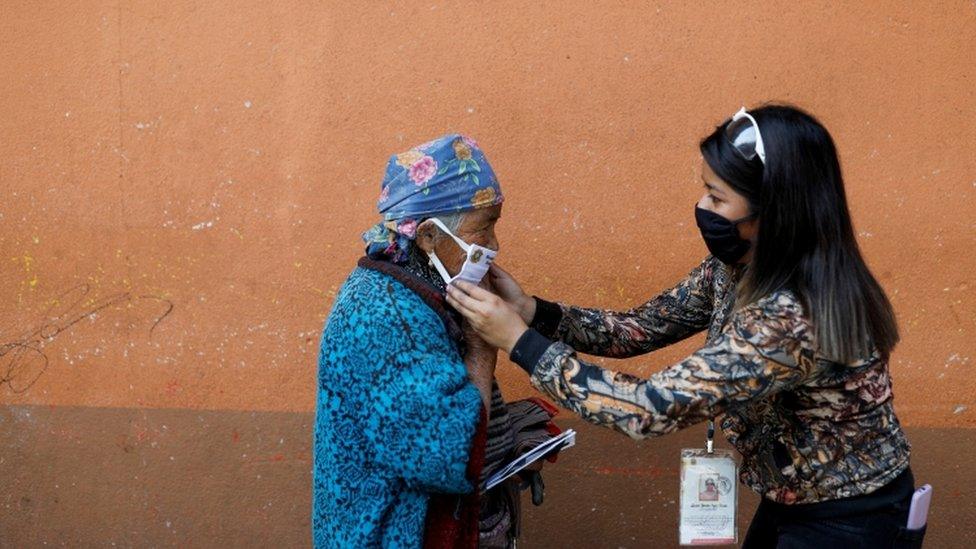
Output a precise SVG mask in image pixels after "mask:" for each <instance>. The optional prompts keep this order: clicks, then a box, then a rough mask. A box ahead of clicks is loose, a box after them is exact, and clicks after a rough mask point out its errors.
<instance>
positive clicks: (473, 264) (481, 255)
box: [427, 217, 498, 284]
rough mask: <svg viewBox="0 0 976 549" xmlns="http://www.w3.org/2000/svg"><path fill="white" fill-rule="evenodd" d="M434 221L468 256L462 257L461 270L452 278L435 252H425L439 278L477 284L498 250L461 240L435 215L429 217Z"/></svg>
mask: <svg viewBox="0 0 976 549" xmlns="http://www.w3.org/2000/svg"><path fill="white" fill-rule="evenodd" d="M430 220H431V221H433V222H434V225H437V226H438V227H440V229H441V230H442V231H444V232H445V233H447V234H448V236H450V237H451V238H453V239H454V241H455V242H457V245H458V246H460V247H461V249H462V250H464V251H466V252H467V253H468V256H467V257H466V258H465V259H464V265H461V271H460V272H458V274H457V275H456V276H454V277H453V278H452V277H451V275H450V274H448V272H447V269H445V268H444V264H443V263H441V260H440V259H438V257H437V254H436V253H434V251H433V250H431V251H429V252H427V255H428V256H430V262H431V263H433V264H434V268H436V269H437V272H438V273H440V275H441V278H443V279H444V282H446V283H448V284H451V283H452V282H454V281H456V280H464V281H465V282H470V283H472V284H478V283H480V282H481V279H482V278H484V277H485V273H487V272H488V267H489V266H491V262H492V261H494V260H495V256H496V255H498V252H496V251H494V250H490V249H488V248H485V247H484V246H479V245H477V244H468V243H467V242H465V241H463V240H461V239H460V238H458V237H456V236H454V233H452V232H451V231H450V229H448V228H447V226H445V225H444V223H442V222H441V220H440V219H437V218H436V217H432V218H430Z"/></svg>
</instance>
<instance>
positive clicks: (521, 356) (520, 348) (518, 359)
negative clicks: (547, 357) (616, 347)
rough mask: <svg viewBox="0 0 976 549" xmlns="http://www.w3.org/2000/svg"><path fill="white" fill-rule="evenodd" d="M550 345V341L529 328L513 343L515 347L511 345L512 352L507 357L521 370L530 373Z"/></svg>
mask: <svg viewBox="0 0 976 549" xmlns="http://www.w3.org/2000/svg"><path fill="white" fill-rule="evenodd" d="M550 345H552V341H549V339H548V338H547V337H546V336H544V335H542V334H540V333H539V332H537V331H535V330H534V329H532V328H529V329H528V330H526V331H525V333H524V334H522V337H520V338H519V340H518V341H517V342H516V343H515V347H512V353H511V354H510V355H509V358H511V359H512V362H514V363H516V364H518V365H519V366H520V367H521V368H522V369H523V370H525V371H526V372H528V373H529V375H532V372H534V371H535V367H536V365H537V364H538V363H539V359H541V358H542V355H543V354H545V352H546V350H547V349H548V348H549V346H550Z"/></svg>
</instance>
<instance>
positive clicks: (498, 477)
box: [485, 429, 576, 490]
mask: <svg viewBox="0 0 976 549" xmlns="http://www.w3.org/2000/svg"><path fill="white" fill-rule="evenodd" d="M574 444H576V431H574V430H572V429H566V430H565V431H563V432H562V433H559V435H558V436H555V437H553V438H551V439H549V440H547V441H545V442H543V443H542V444H540V445H538V446H536V447H535V448H533V449H532V450H529V451H528V452H526V453H524V454H522V455H521V456H519V457H517V458H515V459H514V460H512V461H511V462H510V463H508V464H507V465H505V466H504V467H502V468H501V469H499V470H498V471H495V474H493V475H491V476H490V477H488V480H487V481H486V483H485V490H490V489H491V488H493V487H494V486H496V485H497V484H498V483H499V482H501V481H503V480H505V479H507V478H508V477H510V476H512V475H514V474H515V473H517V472H519V471H521V470H522V469H525V468H526V467H528V466H529V465H532V463H534V462H536V461H538V460H539V458H541V457H542V456H544V455H546V454H548V453H549V452H550V451H552V450H553V449H555V448H559V449H560V450H565V449H566V448H570V447H572V446H573V445H574Z"/></svg>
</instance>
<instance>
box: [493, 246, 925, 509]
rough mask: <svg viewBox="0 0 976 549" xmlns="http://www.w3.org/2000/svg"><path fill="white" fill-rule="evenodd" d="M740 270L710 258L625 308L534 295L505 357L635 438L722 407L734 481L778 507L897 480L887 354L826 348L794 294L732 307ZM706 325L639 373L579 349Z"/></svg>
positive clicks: (620, 345) (564, 399) (567, 402)
mask: <svg viewBox="0 0 976 549" xmlns="http://www.w3.org/2000/svg"><path fill="white" fill-rule="evenodd" d="M741 276H742V268H741V267H738V268H732V267H728V266H726V265H724V264H723V263H721V262H720V261H718V260H717V259H715V258H712V257H708V258H706V259H705V261H704V262H702V263H701V265H699V266H698V267H697V268H695V269H694V270H693V271H692V272H691V274H690V275H689V276H688V277H687V278H686V279H685V280H683V281H682V282H681V283H679V284H678V285H677V286H675V287H674V288H672V289H670V290H668V291H665V292H664V293H662V294H661V295H659V296H657V297H655V298H653V299H651V300H650V301H648V302H647V303H645V304H643V305H641V306H639V307H636V308H634V309H631V310H629V311H626V312H622V313H618V312H610V311H603V310H597V309H584V308H580V307H572V306H566V305H557V304H553V303H549V302H546V301H544V300H537V303H538V306H537V313H536V318H535V320H534V321H533V329H530V330H529V331H528V332H526V334H525V335H524V336H523V337H522V338H521V339H520V340H519V342H518V344H517V345H516V347H515V348H514V349H513V350H512V359H513V360H514V361H515V362H517V363H518V364H519V365H520V366H522V367H523V368H524V369H526V370H527V371H528V372H529V373H530V374H531V382H532V385H533V386H535V387H536V388H537V389H539V390H540V391H542V392H543V393H545V394H547V395H548V396H550V397H551V398H553V399H555V400H556V401H557V402H559V403H560V404H561V405H562V406H564V407H566V408H568V409H570V410H572V411H574V412H576V413H577V414H579V415H580V416H581V417H582V418H583V419H585V420H587V421H589V422H591V423H595V424H597V425H603V426H606V427H611V428H613V429H616V430H618V431H621V432H623V433H626V434H628V435H630V436H631V437H634V438H644V437H651V436H657V435H662V434H665V433H670V432H672V431H675V430H677V429H681V428H684V427H688V426H690V425H694V424H696V423H699V422H703V421H706V420H708V419H712V418H715V417H716V416H720V415H724V419H723V420H722V421H721V426H722V430H723V431H724V432H725V435H726V437H727V438H728V440H729V442H731V443H732V444H733V445H734V446H735V447H736V449H738V450H739V452H740V453H741V454H742V464H741V469H740V470H741V472H740V480H741V481H742V482H743V483H744V484H746V485H747V486H749V487H750V488H751V489H753V490H755V491H756V492H758V493H759V494H761V495H763V496H764V497H766V498H768V499H770V500H773V501H776V502H779V503H786V504H793V503H813V502H821V501H829V500H835V499H838V498H843V497H848V496H855V495H860V494H867V493H871V492H873V491H875V490H877V489H878V488H880V487H882V486H884V485H885V484H887V483H889V482H890V481H892V480H893V479H895V478H896V477H897V476H898V475H899V474H900V473H901V472H902V471H904V470H905V469H906V468H907V467H908V462H909V453H910V447H909V444H908V441H907V439H906V438H905V435H904V433H903V431H902V428H901V426H900V424H899V422H898V418H897V417H896V416H895V412H894V408H893V406H892V390H891V379H890V377H889V374H888V363H887V359H886V357H881V356H879V355H878V354H877V353H875V354H873V355H872V356H870V357H866V358H864V359H863V360H861V361H859V362H856V363H853V364H837V363H834V362H831V361H830V360H828V359H826V358H825V357H823V356H822V355H821V354H820V353H818V350H817V345H816V342H815V339H814V334H813V328H812V326H811V324H810V322H809V320H808V319H807V318H806V317H805V316H804V313H803V307H802V305H801V303H800V301H799V299H798V298H797V296H796V295H794V294H793V293H792V292H790V291H780V292H776V293H774V294H772V295H769V296H767V297H765V298H763V299H761V300H759V301H758V302H757V303H754V304H752V305H748V306H745V307H743V308H740V309H739V310H736V311H734V312H733V311H732V309H733V305H734V302H735V294H736V285H737V283H738V281H739V280H740V278H741ZM706 329H707V330H708V333H707V337H706V340H705V345H704V346H703V347H702V348H701V349H699V350H698V351H697V352H695V353H694V354H692V355H691V356H689V357H687V358H686V359H684V360H682V361H681V362H679V363H677V364H675V365H673V366H670V367H668V368H666V369H664V370H663V371H660V372H658V373H656V374H654V375H652V376H651V377H650V379H646V380H644V379H639V378H637V377H634V376H632V375H628V374H625V373H619V372H614V371H612V370H609V369H605V368H601V367H599V366H597V365H594V364H591V363H588V362H586V361H585V360H582V359H580V358H579V357H578V356H577V351H579V352H582V353H587V354H591V355H598V356H604V357H613V358H624V357H632V356H637V355H641V354H645V353H648V352H651V351H653V350H655V349H659V348H661V347H663V346H665V345H668V344H671V343H674V342H676V341H679V340H682V339H684V338H687V337H689V336H691V335H692V334H695V333H698V332H701V331H703V330H706ZM550 339H555V340H556V342H552V341H550Z"/></svg>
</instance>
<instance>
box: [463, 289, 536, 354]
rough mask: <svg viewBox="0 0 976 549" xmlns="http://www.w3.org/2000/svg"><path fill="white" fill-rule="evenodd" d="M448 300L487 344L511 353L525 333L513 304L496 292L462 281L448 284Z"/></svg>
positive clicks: (523, 325)
mask: <svg viewBox="0 0 976 549" xmlns="http://www.w3.org/2000/svg"><path fill="white" fill-rule="evenodd" d="M447 302H448V303H449V304H450V305H451V306H452V307H454V308H455V309H456V310H457V311H458V312H459V313H461V314H462V315H463V316H464V318H466V319H467V320H468V323H469V324H470V325H471V327H472V328H474V329H475V331H477V332H478V335H480V336H481V337H482V338H483V339H484V340H485V341H487V342H488V344H490V345H493V346H494V347H497V348H499V349H502V350H504V351H505V352H506V353H511V352H512V348H513V347H515V344H516V343H517V342H518V340H519V338H520V337H522V334H524V333H525V331H526V330H528V326H526V324H525V321H524V320H522V317H521V316H520V315H519V313H518V312H516V311H515V309H514V308H512V306H511V305H509V304H508V303H506V302H505V300H503V299H502V298H500V297H498V296H497V295H495V294H493V293H491V292H489V291H488V290H485V289H484V288H479V287H478V286H475V285H474V284H471V283H469V282H464V281H463V280H459V281H457V282H455V283H453V284H450V285H448V287H447Z"/></svg>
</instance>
